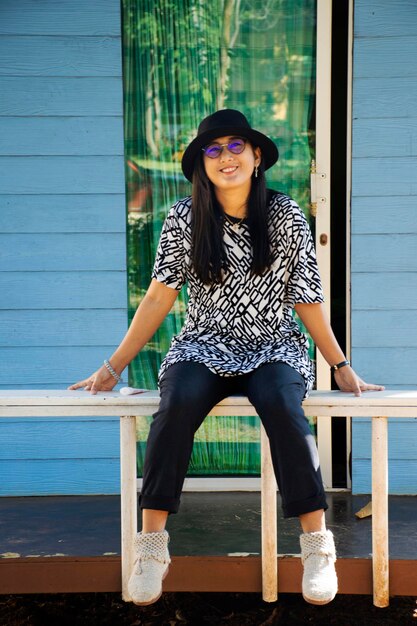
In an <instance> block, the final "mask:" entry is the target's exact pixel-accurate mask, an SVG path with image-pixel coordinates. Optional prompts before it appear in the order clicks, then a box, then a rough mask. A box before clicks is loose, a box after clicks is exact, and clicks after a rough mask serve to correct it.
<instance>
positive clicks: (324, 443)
mask: <svg viewBox="0 0 417 626" xmlns="http://www.w3.org/2000/svg"><path fill="white" fill-rule="evenodd" d="M316 41H317V59H316V169H317V174H318V175H317V179H316V180H317V216H316V251H317V262H318V265H319V269H320V274H321V277H322V281H323V289H324V297H325V308H326V312H327V314H328V316H329V318H330V302H331V289H330V276H331V274H330V262H331V258H330V248H331V239H330V183H331V180H330V159H331V86H332V0H317V35H316ZM324 237H326V240H327V243H326V244H325V245H323V243H320V241H321V240H323V238H324ZM316 363H317V371H316V378H317V389H320V390H328V389H330V388H331V377H330V370H329V366H328V364H327V362H326V361H325V359H324V358H323V357H322V355H321V354H320V352H319V351H317V361H316ZM317 446H318V450H319V457H320V467H321V473H322V478H323V483H324V485H325V488H326V489H328V488H329V487H332V486H333V476H332V425H331V420H329V419H328V418H327V419H322V418H321V417H320V416H317Z"/></svg>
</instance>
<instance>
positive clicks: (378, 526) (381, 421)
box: [0, 390, 417, 607]
mask: <svg viewBox="0 0 417 626" xmlns="http://www.w3.org/2000/svg"><path fill="white" fill-rule="evenodd" d="M158 404H159V395H158V392H156V391H150V392H146V393H143V394H141V395H134V396H122V395H120V394H119V393H118V392H100V393H98V394H97V395H94V396H92V395H91V394H90V393H88V392H85V391H67V390H65V391H57V390H52V391H48V390H11V391H0V417H50V416H54V417H69V416H74V417H75V416H101V415H103V416H104V415H105V416H118V417H120V450H121V528H122V537H121V546H122V595H123V599H124V600H125V601H129V600H130V597H129V594H128V591H127V582H128V579H129V575H130V572H131V570H132V567H133V560H134V552H133V537H134V535H135V533H136V532H137V488H136V416H147V415H152V414H153V413H154V412H155V410H156V408H157V407H158ZM303 406H304V410H305V412H306V414H307V415H315V416H323V417H326V416H329V417H330V416H351V417H372V561H373V599H374V604H375V606H378V607H385V606H388V604H389V585H388V580H389V577H388V575H389V552H388V423H387V420H388V417H394V418H395V417H397V418H398V417H401V418H402V417H417V390H410V391H382V392H367V393H364V394H363V395H362V396H361V397H359V398H358V397H355V396H353V395H352V394H347V393H342V392H340V391H315V392H313V393H312V394H311V396H310V397H309V398H308V399H307V400H305V402H304V404H303ZM211 414H212V415H256V413H255V411H254V408H253V406H252V405H251V404H250V403H249V401H248V399H247V398H245V397H243V396H232V397H230V398H226V399H224V400H223V401H222V402H220V403H219V404H218V405H217V406H216V407H214V408H213V410H212V412H211ZM261 455H262V460H261V469H262V476H261V493H262V595H263V598H264V600H265V601H267V602H273V601H275V600H276V599H277V590H278V573H277V554H278V549H277V526H276V519H277V515H276V502H277V498H276V483H275V478H274V473H273V469H272V463H271V458H270V453H269V444H268V440H267V437H266V435H265V432H264V430H263V428H262V429H261Z"/></svg>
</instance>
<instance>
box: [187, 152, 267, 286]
mask: <svg viewBox="0 0 417 626" xmlns="http://www.w3.org/2000/svg"><path fill="white" fill-rule="evenodd" d="M267 198H268V194H267V189H266V182H265V174H264V169H263V164H262V162H261V164H260V165H259V168H258V176H257V178H255V176H254V175H252V185H251V189H250V193H249V198H248V212H247V218H246V223H247V225H248V227H249V232H250V237H251V240H252V249H253V257H252V266H251V270H252V274H256V275H258V276H260V275H262V274H263V273H264V271H265V270H266V269H267V268H269V266H270V264H271V250H270V244H269V236H268V213H267V208H268V207H267ZM223 220H224V217H223V209H222V207H221V206H220V204H219V202H218V200H217V198H216V195H215V193H214V185H213V183H212V182H211V181H210V180H209V178H208V177H207V174H206V171H205V168H204V163H203V157H202V156H199V157H197V160H196V164H195V167H194V172H193V191H192V249H191V260H192V263H193V268H194V271H195V273H196V274H197V276H198V278H199V279H200V280H201V281H202V282H203V283H204V284H211V283H214V282H219V283H221V282H222V270H226V269H227V264H226V254H225V250H224V244H223Z"/></svg>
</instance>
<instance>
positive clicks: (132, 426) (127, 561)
mask: <svg viewBox="0 0 417 626" xmlns="http://www.w3.org/2000/svg"><path fill="white" fill-rule="evenodd" d="M120 496H121V497H120V504H121V530H122V537H121V540H122V541H121V545H122V598H123V600H124V601H125V602H130V601H131V597H130V595H129V593H128V590H127V585H128V582H129V577H130V574H131V572H132V569H133V563H134V557H135V555H134V550H133V540H134V537H135V535H136V533H137V524H138V515H137V490H136V417H134V416H129V417H121V418H120Z"/></svg>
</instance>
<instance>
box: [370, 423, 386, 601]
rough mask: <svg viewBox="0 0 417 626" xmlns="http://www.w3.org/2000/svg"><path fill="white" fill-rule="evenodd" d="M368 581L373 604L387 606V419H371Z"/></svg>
mask: <svg viewBox="0 0 417 626" xmlns="http://www.w3.org/2000/svg"><path fill="white" fill-rule="evenodd" d="M372 581H373V598H374V605H375V606H378V607H386V606H388V605H389V548H388V420H387V418H386V417H378V418H374V419H373V420H372Z"/></svg>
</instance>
